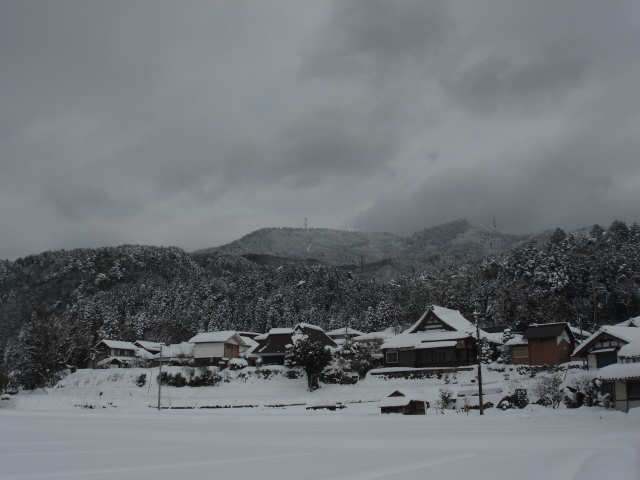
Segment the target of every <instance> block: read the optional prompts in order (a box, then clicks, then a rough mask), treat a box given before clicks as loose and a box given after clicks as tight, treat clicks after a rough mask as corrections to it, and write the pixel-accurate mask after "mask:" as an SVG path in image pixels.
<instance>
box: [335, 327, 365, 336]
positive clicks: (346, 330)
mask: <svg viewBox="0 0 640 480" xmlns="http://www.w3.org/2000/svg"><path fill="white" fill-rule="evenodd" d="M327 335H329V336H330V337H333V336H337V335H351V336H352V337H355V336H357V335H364V333H362V332H359V331H358V330H356V329H355V328H349V327H343V328H337V329H335V330H331V331H330V332H327Z"/></svg>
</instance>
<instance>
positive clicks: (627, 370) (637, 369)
mask: <svg viewBox="0 0 640 480" xmlns="http://www.w3.org/2000/svg"><path fill="white" fill-rule="evenodd" d="M598 378H602V379H603V380H624V379H625V378H640V363H614V364H613V365H607V366H606V367H603V368H601V369H600V372H599V373H598Z"/></svg>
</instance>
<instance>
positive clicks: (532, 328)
mask: <svg viewBox="0 0 640 480" xmlns="http://www.w3.org/2000/svg"><path fill="white" fill-rule="evenodd" d="M565 330H566V331H567V333H568V334H569V337H570V338H572V339H573V338H574V335H573V332H572V331H571V330H570V329H569V325H568V324H567V323H564V322H561V323H544V324H538V325H529V328H527V331H526V332H525V333H524V335H523V336H522V338H524V339H527V340H531V339H532V338H550V337H559V336H560V335H562V332H563V331H565Z"/></svg>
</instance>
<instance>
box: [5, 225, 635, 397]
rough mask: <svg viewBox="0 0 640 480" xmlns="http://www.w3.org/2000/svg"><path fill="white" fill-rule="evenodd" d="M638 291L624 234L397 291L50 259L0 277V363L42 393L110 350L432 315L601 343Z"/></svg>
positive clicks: (338, 280)
mask: <svg viewBox="0 0 640 480" xmlns="http://www.w3.org/2000/svg"><path fill="white" fill-rule="evenodd" d="M639 278H640V228H639V227H638V225H636V224H634V225H633V226H632V227H631V228H628V227H627V225H625V224H624V223H622V222H617V221H616V222H614V223H613V224H612V225H611V227H610V228H609V229H608V230H605V229H603V228H601V227H599V226H595V227H593V228H592V229H591V231H590V232H589V234H587V235H586V236H584V237H582V238H574V237H573V236H571V235H569V236H567V235H566V234H565V233H564V232H563V231H562V230H559V229H558V230H556V231H555V232H554V233H553V234H552V235H551V237H550V241H549V242H548V243H546V244H544V245H542V246H538V247H536V246H534V245H533V244H529V245H527V246H524V247H523V248H519V249H516V250H513V251H511V252H510V253H508V254H506V255H504V256H490V257H487V258H485V259H484V260H482V261H480V262H471V263H458V264H456V265H455V266H454V265H452V266H450V267H449V268H447V269H443V270H434V269H428V270H422V271H417V272H416V273H415V274H411V275H402V276H399V277H397V278H395V279H393V280H392V281H388V282H386V281H381V280H378V279H376V278H374V277H371V276H366V275H359V274H357V273H354V272H353V271H349V270H345V269H343V268H339V267H334V266H311V267H310V266H305V265H302V264H296V263H291V264H285V265H282V266H257V265H256V264H255V263H253V262H250V261H248V260H247V259H246V258H244V257H241V256H236V255H232V254H228V253H223V252H213V253H208V254H202V253H199V254H193V255H191V254H188V253H187V252H184V251H183V250H180V249H178V248H160V247H144V246H128V245H125V246H121V247H114V248H101V249H81V250H72V251H57V252H45V253H42V254H39V255H32V256H29V257H26V258H22V259H19V260H16V261H13V262H12V261H2V262H1V263H0V349H1V350H2V353H3V359H4V361H3V368H4V369H6V370H11V371H20V372H21V378H23V379H25V381H30V382H32V384H44V383H46V382H47V381H48V378H47V376H50V375H51V374H52V373H53V372H55V371H56V370H57V369H59V368H61V365H64V364H75V365H78V366H83V365H84V364H85V362H86V360H87V358H88V356H89V355H90V353H91V348H92V347H93V345H95V343H96V342H97V341H98V340H99V339H100V338H112V339H121V340H129V341H135V340H140V339H143V340H152V341H164V342H180V341H184V340H188V339H189V338H190V337H191V336H192V335H194V334H196V333H198V332H201V331H211V330H230V329H237V330H248V331H255V332H264V331H266V330H268V329H269V328H271V327H281V326H292V325H293V324H295V323H297V322H301V321H302V322H308V323H313V324H317V325H320V326H322V327H324V328H337V327H340V326H344V325H347V324H348V325H350V326H351V327H353V328H355V329H358V330H361V331H365V332H368V331H376V330H379V329H383V328H386V327H389V326H398V327H399V328H400V327H402V326H405V325H408V324H410V323H412V322H413V321H415V320H416V318H417V317H418V315H420V313H421V312H423V311H424V309H426V308H427V307H428V306H429V305H432V304H435V305H440V306H444V307H448V308H454V309H458V310H460V311H461V312H462V314H463V315H464V316H465V317H467V318H468V319H472V318H473V317H474V313H475V314H476V315H477V316H478V317H479V320H480V322H481V323H482V324H483V325H486V326H488V325H493V324H508V325H513V326H516V327H518V328H522V327H524V326H526V325H528V324H530V323H533V322H539V323H543V322H552V321H570V322H572V323H574V324H576V325H577V324H578V322H580V321H581V322H582V323H583V326H584V327H585V328H587V329H593V328H595V326H596V325H601V324H608V323H614V322H619V321H621V320H624V319H626V318H628V317H630V316H637V315H639V314H640V288H639Z"/></svg>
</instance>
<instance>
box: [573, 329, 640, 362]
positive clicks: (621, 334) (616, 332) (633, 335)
mask: <svg viewBox="0 0 640 480" xmlns="http://www.w3.org/2000/svg"><path fill="white" fill-rule="evenodd" d="M623 323H624V322H623ZM604 334H608V335H611V336H612V337H615V338H618V339H620V340H623V341H625V342H627V343H631V342H633V341H635V340H640V328H638V327H633V326H630V325H629V326H621V325H620V324H618V325H605V326H604V327H600V329H599V330H598V331H597V332H596V333H594V334H593V335H591V336H590V337H589V338H587V339H586V340H585V341H584V342H582V343H581V344H580V345H579V346H578V348H576V350H575V352H573V354H574V355H575V356H578V357H579V356H581V355H584V354H585V353H586V350H587V348H588V347H589V346H590V345H591V344H592V343H594V342H595V341H596V340H597V339H598V338H600V337H601V336H603V335H604Z"/></svg>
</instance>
